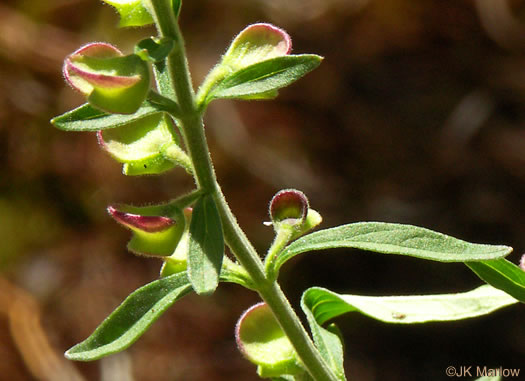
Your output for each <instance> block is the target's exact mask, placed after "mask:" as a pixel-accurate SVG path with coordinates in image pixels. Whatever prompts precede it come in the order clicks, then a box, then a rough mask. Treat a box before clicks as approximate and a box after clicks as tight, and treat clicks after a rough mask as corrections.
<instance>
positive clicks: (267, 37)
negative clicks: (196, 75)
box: [197, 23, 292, 102]
mask: <svg viewBox="0 0 525 381" xmlns="http://www.w3.org/2000/svg"><path fill="white" fill-rule="evenodd" d="M291 50H292V40H291V38H290V36H289V35H288V33H286V32H285V31H284V30H282V29H281V28H278V27H276V26H274V25H272V24H266V23H259V24H252V25H248V26H247V27H246V28H244V30H242V31H241V32H240V33H239V34H238V35H237V37H235V39H234V40H233V42H232V43H231V45H230V47H229V48H228V50H227V51H226V53H224V55H223V56H222V59H221V60H220V61H219V63H218V64H217V65H216V66H215V67H214V68H213V70H212V71H211V72H210V73H209V74H208V75H207V76H206V79H205V80H204V82H203V84H202V85H201V87H200V88H199V92H198V94H197V99H198V100H199V102H203V101H204V99H205V98H206V97H207V95H208V94H209V93H210V92H211V91H212V90H213V88H214V87H216V86H219V85H220V83H221V82H222V81H223V80H224V79H225V78H228V76H231V75H234V74H235V72H238V71H240V70H242V69H244V68H247V67H249V66H251V65H254V64H257V63H260V62H263V61H267V60H270V59H272V58H277V57H281V56H285V55H287V54H289V53H290V52H291ZM276 95H277V90H276V89H272V90H270V91H267V92H262V93H254V94H251V95H250V96H248V95H246V96H239V97H237V98H238V99H271V98H275V96H276ZM207 102H209V100H208V101H207Z"/></svg>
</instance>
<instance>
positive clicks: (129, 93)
mask: <svg viewBox="0 0 525 381" xmlns="http://www.w3.org/2000/svg"><path fill="white" fill-rule="evenodd" d="M63 74H64V77H65V79H66V81H67V82H68V83H69V84H70V85H71V87H73V88H74V89H75V90H77V91H79V92H80V93H82V94H84V95H85V96H86V97H87V100H88V102H89V103H90V104H91V105H93V106H95V107H98V108H100V109H102V110H104V111H107V112H110V113H117V114H132V113H134V112H135V111H137V110H138V108H139V107H140V105H141V104H142V102H143V101H144V100H145V99H146V96H147V94H148V91H149V87H150V74H149V67H148V65H147V63H146V62H144V61H143V60H142V59H141V58H140V57H139V56H137V55H135V54H131V55H127V56H125V55H123V54H122V52H121V51H120V50H118V49H117V48H116V47H114V46H112V45H110V44H107V43H102V42H95V43H91V44H88V45H85V46H83V47H81V48H80V49H78V50H77V51H75V52H74V53H72V54H71V55H69V56H68V57H66V59H65V61H64V67H63Z"/></svg>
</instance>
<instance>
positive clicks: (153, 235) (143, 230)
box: [107, 205, 184, 256]
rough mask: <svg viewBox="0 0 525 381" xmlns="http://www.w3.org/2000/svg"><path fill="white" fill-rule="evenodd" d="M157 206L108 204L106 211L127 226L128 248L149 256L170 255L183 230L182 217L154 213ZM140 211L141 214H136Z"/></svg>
mask: <svg viewBox="0 0 525 381" xmlns="http://www.w3.org/2000/svg"><path fill="white" fill-rule="evenodd" d="M156 208H157V207H155V206H152V207H144V208H133V207H130V206H120V207H118V208H117V207H115V206H112V205H110V206H108V209H107V210H108V213H109V215H110V216H111V217H113V219H114V220H115V221H117V222H118V223H119V224H121V225H123V226H125V227H127V228H129V229H130V230H131V231H132V232H133V237H132V238H131V240H130V241H129V243H128V249H129V250H130V251H132V252H134V253H137V254H143V255H151V256H167V255H171V254H172V253H173V251H174V250H175V248H176V247H177V244H178V242H179V240H180V238H181V236H182V233H183V231H184V218H182V217H179V218H176V219H173V218H170V217H166V216H160V215H154V214H153V213H155V212H156V210H155V209H156ZM137 211H140V212H141V214H138V213H137Z"/></svg>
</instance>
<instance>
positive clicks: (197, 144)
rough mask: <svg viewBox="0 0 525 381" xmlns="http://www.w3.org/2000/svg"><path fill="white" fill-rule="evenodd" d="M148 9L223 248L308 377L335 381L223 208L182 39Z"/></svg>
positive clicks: (162, 6) (161, 9)
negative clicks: (162, 40) (167, 47)
mask: <svg viewBox="0 0 525 381" xmlns="http://www.w3.org/2000/svg"><path fill="white" fill-rule="evenodd" d="M151 5H152V9H153V11H154V18H155V21H156V24H157V28H158V30H159V33H160V35H161V36H162V37H168V38H171V39H173V40H174V41H175V48H174V49H173V50H172V52H171V53H170V55H169V56H168V58H167V65H168V72H169V76H170V79H171V80H172V83H173V87H174V91H175V94H176V97H177V101H178V104H179V106H180V112H181V115H180V116H177V118H178V120H179V122H180V124H181V127H182V131H183V137H184V140H185V143H186V147H187V148H188V151H189V155H190V157H191V159H192V161H193V166H194V177H195V180H196V182H197V186H198V187H199V188H200V189H201V190H202V191H203V192H204V193H208V194H211V195H212V196H213V198H214V200H215V203H216V204H217V208H218V209H219V213H220V216H221V220H222V224H223V231H224V239H225V241H226V244H227V245H228V246H229V247H230V249H231V251H232V253H233V254H234V255H235V257H236V258H237V260H238V261H239V263H240V264H241V265H242V266H243V267H244V268H245V270H246V272H247V273H248V274H249V275H250V277H251V278H252V282H253V284H254V285H255V286H256V288H257V291H258V292H259V295H260V296H261V298H262V299H263V300H264V301H265V302H266V304H267V305H268V306H269V307H270V308H271V310H272V311H273V313H274V315H275V317H276V319H277V321H278V322H279V324H280V325H281V327H282V329H283V331H284V332H285V333H286V335H287V336H288V338H289V339H290V341H291V343H292V344H293V346H294V348H295V350H296V352H297V354H298V355H299V357H300V358H301V360H302V362H303V364H304V365H305V367H306V368H307V369H308V372H309V373H310V374H311V375H312V377H313V378H314V379H315V380H317V381H337V378H336V377H335V376H334V374H333V373H332V371H331V370H330V368H329V367H328V366H327V364H326V363H325V362H324V360H323V359H322V357H321V355H320V353H319V351H318V350H317V349H316V348H315V346H314V344H313V342H312V340H311V339H310V337H309V335H308V333H307V332H306V330H305V329H304V327H303V325H302V324H301V321H300V320H299V318H298V317H297V314H296V313H295V311H294V310H293V308H292V307H291V305H290V303H289V302H288V299H287V298H286V296H285V295H284V293H283V292H282V290H281V288H280V286H279V284H278V283H277V282H275V281H272V280H270V279H268V278H267V276H266V274H265V271H264V266H263V263H262V261H261V259H260V258H259V255H258V254H257V252H256V250H255V249H254V248H253V246H252V244H251V243H250V241H249V240H248V238H247V237H246V235H245V234H244V232H243V231H242V229H241V228H240V227H239V225H238V224H237V221H236V218H235V216H234V215H233V213H232V212H231V210H230V208H229V206H228V204H227V203H226V200H225V198H224V195H223V194H222V191H221V189H220V186H219V185H218V183H217V180H216V176H215V171H214V169H213V165H212V161H211V157H210V154H209V149H208V145H207V142H206V137H205V134H204V123H203V121H202V115H201V112H200V111H199V110H198V109H197V107H196V104H195V94H194V90H193V86H192V84H191V78H190V74H189V69H188V63H187V59H186V52H185V47H184V40H183V38H182V34H181V32H180V30H179V26H178V23H177V20H176V19H175V15H174V13H173V10H172V9H171V2H170V1H169V0H151ZM159 88H160V86H159ZM161 93H162V91H161Z"/></svg>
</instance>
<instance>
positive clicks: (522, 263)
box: [520, 254, 525, 271]
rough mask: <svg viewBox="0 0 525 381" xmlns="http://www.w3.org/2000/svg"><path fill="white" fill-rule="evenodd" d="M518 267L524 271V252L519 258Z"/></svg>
mask: <svg viewBox="0 0 525 381" xmlns="http://www.w3.org/2000/svg"><path fill="white" fill-rule="evenodd" d="M520 268H521V269H522V270H523V271H525V254H523V255H522V257H521V260H520Z"/></svg>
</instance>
